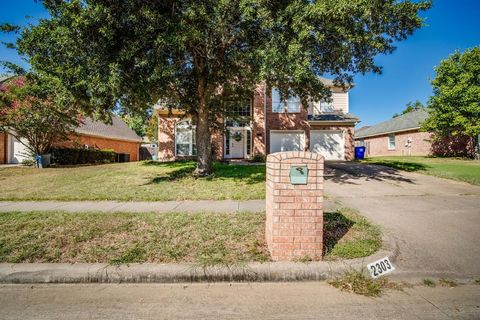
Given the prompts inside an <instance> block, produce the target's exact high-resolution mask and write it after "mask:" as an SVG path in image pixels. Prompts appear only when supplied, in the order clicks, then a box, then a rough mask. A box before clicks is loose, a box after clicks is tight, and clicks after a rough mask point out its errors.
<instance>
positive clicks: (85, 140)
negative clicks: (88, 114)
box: [57, 135, 140, 161]
mask: <svg viewBox="0 0 480 320" xmlns="http://www.w3.org/2000/svg"><path fill="white" fill-rule="evenodd" d="M57 145H58V146H65V147H76V146H83V145H88V146H90V147H95V148H98V149H112V150H115V152H117V153H128V154H130V161H138V156H139V152H140V143H139V142H134V141H121V140H114V139H108V138H102V137H95V136H87V135H76V136H71V137H70V140H69V141H67V142H63V143H61V144H57Z"/></svg>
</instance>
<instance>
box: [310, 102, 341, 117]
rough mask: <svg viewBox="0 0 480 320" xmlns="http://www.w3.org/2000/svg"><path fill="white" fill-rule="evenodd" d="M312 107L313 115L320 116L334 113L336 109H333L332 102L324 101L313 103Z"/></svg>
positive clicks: (311, 103)
mask: <svg viewBox="0 0 480 320" xmlns="http://www.w3.org/2000/svg"><path fill="white" fill-rule="evenodd" d="M310 106H311V107H312V109H311V110H312V112H313V115H318V114H322V113H327V112H334V111H335V109H334V108H333V101H332V100H331V99H330V100H322V101H312V102H310Z"/></svg>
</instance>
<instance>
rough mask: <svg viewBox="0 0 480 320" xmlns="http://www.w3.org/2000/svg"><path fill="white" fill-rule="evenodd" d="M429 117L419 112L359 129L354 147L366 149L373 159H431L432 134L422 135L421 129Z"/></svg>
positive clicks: (422, 111) (424, 133)
mask: <svg viewBox="0 0 480 320" xmlns="http://www.w3.org/2000/svg"><path fill="white" fill-rule="evenodd" d="M427 117H428V113H427V111H425V110H416V111H412V112H409V113H406V114H402V115H400V116H398V117H395V118H392V119H390V120H387V121H384V122H381V123H379V124H377V125H374V126H370V127H363V128H360V129H358V130H357V131H356V133H355V145H356V146H365V147H366V155H367V156H370V157H374V156H401V155H412V156H425V155H429V154H430V153H431V152H432V139H431V136H432V134H431V133H429V132H422V131H420V125H421V123H422V122H423V121H424V120H425V119H426V118H427Z"/></svg>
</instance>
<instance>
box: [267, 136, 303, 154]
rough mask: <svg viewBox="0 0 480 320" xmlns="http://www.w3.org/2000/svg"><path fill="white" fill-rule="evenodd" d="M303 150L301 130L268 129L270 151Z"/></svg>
mask: <svg viewBox="0 0 480 320" xmlns="http://www.w3.org/2000/svg"><path fill="white" fill-rule="evenodd" d="M303 150H305V133H304V132H303V131H270V153H274V152H283V151H303Z"/></svg>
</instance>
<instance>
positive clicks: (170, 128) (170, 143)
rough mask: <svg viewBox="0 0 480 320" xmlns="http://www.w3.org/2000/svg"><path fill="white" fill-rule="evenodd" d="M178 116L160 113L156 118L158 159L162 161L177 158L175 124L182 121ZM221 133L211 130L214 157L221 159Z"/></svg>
mask: <svg viewBox="0 0 480 320" xmlns="http://www.w3.org/2000/svg"><path fill="white" fill-rule="evenodd" d="M183 120H185V119H183V118H182V119H181V118H179V117H174V116H172V117H170V116H168V115H161V116H160V117H159V119H158V159H159V160H162V161H173V160H175V159H177V157H176V156H175V124H176V123H177V122H179V121H183ZM223 147H224V145H223V133H221V132H218V131H217V132H213V134H212V148H213V152H214V158H215V159H217V160H221V159H223Z"/></svg>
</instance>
